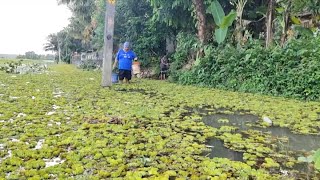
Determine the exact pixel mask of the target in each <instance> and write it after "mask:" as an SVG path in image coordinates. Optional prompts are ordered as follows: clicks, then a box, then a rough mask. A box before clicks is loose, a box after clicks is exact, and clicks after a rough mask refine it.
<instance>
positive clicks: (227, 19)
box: [219, 10, 237, 28]
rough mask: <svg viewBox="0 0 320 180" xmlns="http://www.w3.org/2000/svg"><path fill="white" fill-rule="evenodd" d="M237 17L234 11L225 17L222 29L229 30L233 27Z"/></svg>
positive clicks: (221, 25)
mask: <svg viewBox="0 0 320 180" xmlns="http://www.w3.org/2000/svg"><path fill="white" fill-rule="evenodd" d="M236 17H237V13H236V12H235V11H234V10H232V11H231V12H230V13H229V14H228V15H227V16H224V17H223V19H222V22H221V24H220V25H219V26H220V28H228V27H229V26H231V25H232V23H233V21H234V20H235V19H236Z"/></svg>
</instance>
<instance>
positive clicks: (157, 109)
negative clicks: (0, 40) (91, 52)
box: [0, 65, 320, 179]
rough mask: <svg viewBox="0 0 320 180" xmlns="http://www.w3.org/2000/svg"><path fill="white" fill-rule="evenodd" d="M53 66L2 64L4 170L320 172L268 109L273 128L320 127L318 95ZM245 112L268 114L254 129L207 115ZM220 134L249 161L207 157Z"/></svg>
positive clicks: (155, 174) (212, 175) (86, 174)
mask: <svg viewBox="0 0 320 180" xmlns="http://www.w3.org/2000/svg"><path fill="white" fill-rule="evenodd" d="M50 69H52V71H51V72H50V73H49V74H28V75H25V74H16V75H15V76H16V77H15V78H14V79H13V78H12V77H11V75H10V74H7V73H4V72H0V85H1V84H3V85H1V86H0V94H1V96H0V102H1V106H0V115H1V116H0V128H1V133H0V179H28V178H33V179H41V178H44V179H67V178H71V179H81V178H85V179H115V178H120V179H142V178H146V179H161V178H162V179H232V178H235V179H283V178H287V179H290V178H291V179H294V178H295V177H298V178H301V179H304V178H306V177H307V176H308V177H314V178H316V177H317V176H319V173H318V172H317V171H315V169H314V168H313V166H310V167H311V171H310V172H309V174H308V175H307V174H305V173H303V172H301V171H300V172H299V170H296V169H295V168H294V166H295V165H297V164H299V162H298V160H297V159H298V157H297V156H302V155H304V154H303V153H304V152H301V155H300V154H299V153H300V152H299V153H298V154H297V153H296V152H295V151H292V150H286V149H285V148H282V147H280V145H279V143H278V142H279V141H280V142H281V143H286V142H287V139H286V138H279V137H277V138H275V137H273V136H272V133H268V132H267V131H262V130H261V129H266V130H267V128H268V126H266V125H264V124H263V117H268V118H269V119H270V120H272V126H271V127H269V128H272V127H279V128H286V129H287V130H289V131H290V132H293V133H296V134H305V135H314V136H318V135H319V128H320V122H319V112H320V103H318V102H300V101H296V100H289V99H284V98H273V97H267V96H258V95H252V94H243V93H235V92H227V91H221V90H213V89H207V88H198V87H192V86H180V85H176V84H171V83H168V82H163V81H152V80H139V81H133V83H132V84H128V85H127V84H124V85H114V86H113V87H112V88H105V89H104V88H101V86H100V82H101V74H100V72H98V71H81V70H79V69H76V68H74V67H73V66H70V65H57V66H52V67H51V68H50ZM190 109H193V110H190ZM197 109H198V110H197ZM204 109H206V110H204ZM235 112H239V113H240V114H242V115H244V116H252V117H255V118H256V119H257V122H258V123H253V121H248V122H243V123H241V124H242V125H243V126H246V127H252V128H248V129H240V128H239V126H238V125H237V123H236V122H233V121H232V119H230V118H228V117H220V118H219V119H217V122H216V123H217V124H219V126H217V127H210V126H208V125H206V124H205V123H204V122H203V118H204V117H205V116H207V115H208V114H211V115H214V114H217V113H225V114H227V115H233V114H234V113H235ZM234 123H236V124H234ZM257 128H258V129H257ZM210 140H213V141H218V142H220V143H221V144H223V145H224V146H225V148H228V149H231V150H233V151H235V152H238V153H240V154H241V156H239V157H240V158H239V160H240V159H241V158H242V162H241V161H236V160H231V159H227V158H219V157H220V156H219V155H216V156H212V157H211V156H210V157H208V156H206V154H208V153H211V152H212V149H213V150H214V149H215V147H214V145H213V147H212V146H207V145H208V144H207V142H208V141H210ZM289 142H290V139H289ZM306 146H308V144H306ZM213 153H214V151H213ZM217 153H219V152H217ZM306 153H307V152H306ZM300 159H301V158H300ZM317 162H318V161H317Z"/></svg>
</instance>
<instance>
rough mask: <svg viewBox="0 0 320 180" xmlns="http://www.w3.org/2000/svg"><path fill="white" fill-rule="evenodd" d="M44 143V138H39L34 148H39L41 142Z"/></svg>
mask: <svg viewBox="0 0 320 180" xmlns="http://www.w3.org/2000/svg"><path fill="white" fill-rule="evenodd" d="M43 143H44V139H40V140H39V141H38V142H37V145H36V147H35V148H34V149H41V148H42V144H43Z"/></svg>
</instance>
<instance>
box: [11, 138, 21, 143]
mask: <svg viewBox="0 0 320 180" xmlns="http://www.w3.org/2000/svg"><path fill="white" fill-rule="evenodd" d="M11 141H12V142H20V141H19V139H15V138H12V139H11Z"/></svg>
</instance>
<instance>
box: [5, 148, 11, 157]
mask: <svg viewBox="0 0 320 180" xmlns="http://www.w3.org/2000/svg"><path fill="white" fill-rule="evenodd" d="M10 157H12V151H11V150H9V151H8V156H7V157H6V158H10Z"/></svg>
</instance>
